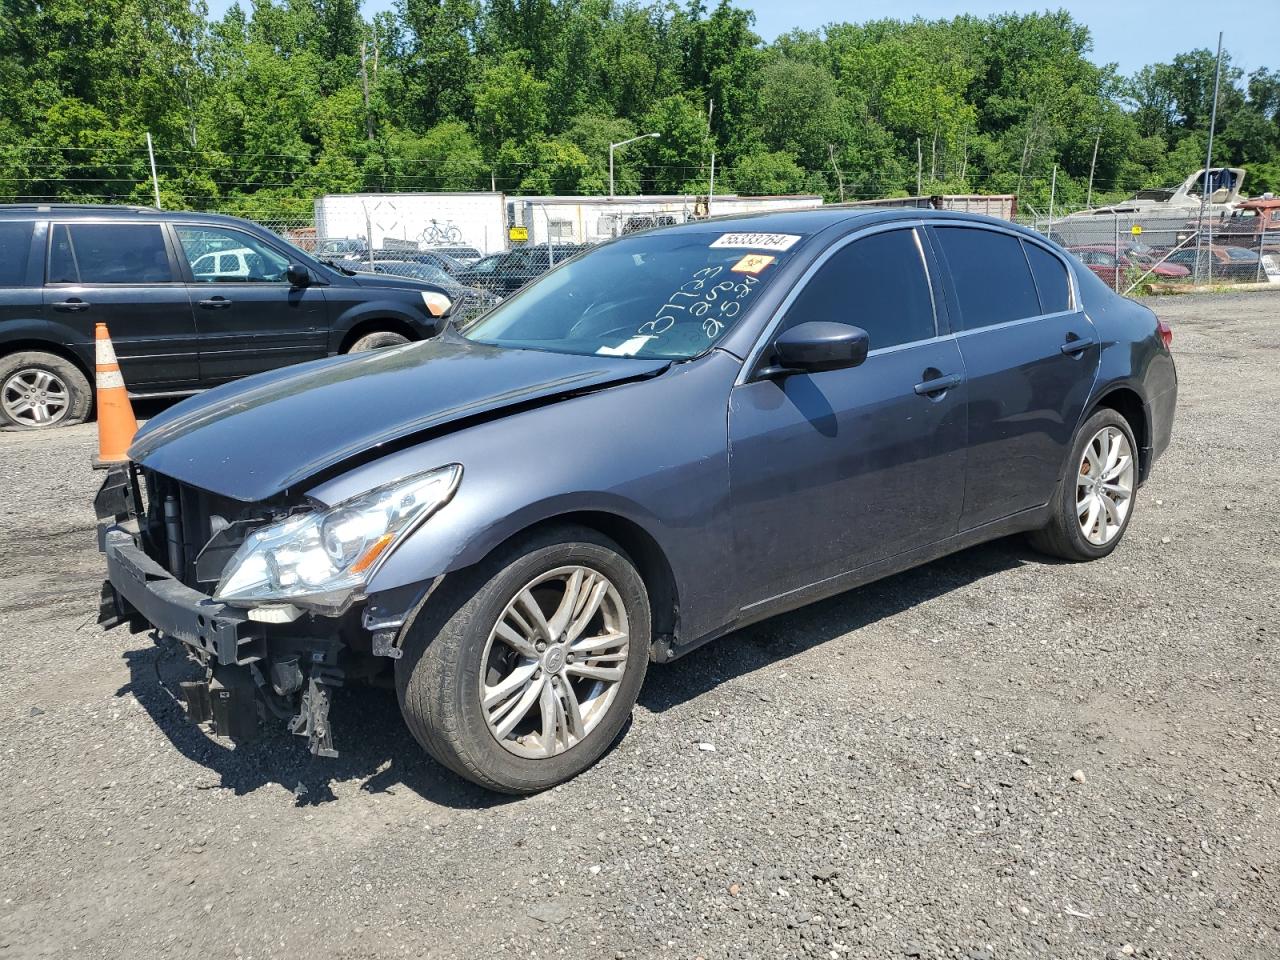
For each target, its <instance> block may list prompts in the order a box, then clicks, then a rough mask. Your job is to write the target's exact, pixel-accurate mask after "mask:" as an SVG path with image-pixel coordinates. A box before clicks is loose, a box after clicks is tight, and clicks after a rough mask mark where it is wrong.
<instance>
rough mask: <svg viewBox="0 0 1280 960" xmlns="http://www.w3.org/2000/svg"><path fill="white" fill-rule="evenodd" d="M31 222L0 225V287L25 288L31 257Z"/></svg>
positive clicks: (32, 225)
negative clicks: (28, 262) (28, 263)
mask: <svg viewBox="0 0 1280 960" xmlns="http://www.w3.org/2000/svg"><path fill="white" fill-rule="evenodd" d="M34 226H35V225H34V223H32V222H31V221H26V222H25V223H24V222H16V223H15V222H9V223H0V287H25V286H26V285H27V261H28V259H29V258H30V256H31V231H32V229H33V228H34Z"/></svg>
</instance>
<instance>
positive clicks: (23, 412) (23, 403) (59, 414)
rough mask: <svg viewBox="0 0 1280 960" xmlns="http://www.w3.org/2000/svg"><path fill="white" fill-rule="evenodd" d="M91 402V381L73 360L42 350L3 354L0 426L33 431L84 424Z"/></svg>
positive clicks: (0, 377) (0, 365)
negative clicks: (41, 351)
mask: <svg viewBox="0 0 1280 960" xmlns="http://www.w3.org/2000/svg"><path fill="white" fill-rule="evenodd" d="M92 403H93V393H92V391H91V390H90V389H89V381H88V380H87V379H85V375H84V374H83V373H81V372H80V370H79V368H78V367H76V365H75V364H74V363H72V362H71V361H69V360H64V359H63V358H62V357H59V356H57V355H55V354H52V353H39V352H24V353H11V354H9V355H8V356H7V357H0V425H3V426H6V427H17V428H19V429H25V430H30V429H39V428H41V427H54V426H65V425H67V424H72V423H81V422H83V421H84V419H85V418H86V417H88V416H89V408H90V406H91V405H92Z"/></svg>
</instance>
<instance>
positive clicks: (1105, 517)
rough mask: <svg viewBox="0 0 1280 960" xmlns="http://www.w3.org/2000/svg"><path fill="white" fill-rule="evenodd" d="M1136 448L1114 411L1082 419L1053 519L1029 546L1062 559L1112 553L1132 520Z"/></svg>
mask: <svg viewBox="0 0 1280 960" xmlns="http://www.w3.org/2000/svg"><path fill="white" fill-rule="evenodd" d="M1137 449H1138V445H1137V443H1135V442H1134V439H1133V431H1132V430H1130V429H1129V424H1128V421H1126V420H1125V419H1124V417H1122V416H1120V414H1118V413H1116V412H1115V411H1114V410H1099V411H1098V412H1097V413H1095V414H1094V415H1093V416H1091V417H1090V418H1089V419H1088V420H1087V421H1085V424H1084V426H1082V427H1081V428H1080V432H1079V433H1077V434H1076V442H1075V443H1074V444H1073V445H1072V448H1071V457H1070V459H1069V460H1068V461H1067V470H1066V475H1065V476H1064V477H1063V478H1062V482H1061V483H1060V484H1059V485H1058V492H1057V494H1056V495H1055V496H1054V500H1053V503H1052V504H1051V505H1050V509H1051V510H1052V518H1051V519H1050V521H1049V523H1048V525H1047V526H1045V527H1044V529H1042V530H1036V531H1035V532H1033V533H1032V534H1031V545H1032V546H1033V547H1035V548H1036V549H1037V550H1039V551H1040V552H1041V553H1047V554H1050V555H1052V556H1055V557H1061V558H1062V559H1064V560H1097V559H1100V558H1101V557H1105V556H1106V555H1107V554H1109V553H1110V552H1111V551H1112V550H1114V549H1115V548H1116V546H1117V545H1118V544H1119V543H1120V538H1121V537H1123V536H1124V532H1125V530H1127V529H1128V527H1129V520H1130V518H1131V517H1132V516H1133V504H1134V497H1135V495H1136V494H1137V492H1138V458H1137V455H1136V453H1137Z"/></svg>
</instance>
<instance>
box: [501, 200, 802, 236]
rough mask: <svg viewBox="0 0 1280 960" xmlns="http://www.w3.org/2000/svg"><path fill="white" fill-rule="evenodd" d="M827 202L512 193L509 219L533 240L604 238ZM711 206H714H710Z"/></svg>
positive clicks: (508, 204) (512, 224)
mask: <svg viewBox="0 0 1280 960" xmlns="http://www.w3.org/2000/svg"><path fill="white" fill-rule="evenodd" d="M820 206H822V197H820V196H817V195H799V196H781V197H739V196H737V195H735V194H726V195H724V196H716V197H713V198H711V202H710V204H708V202H707V198H706V197H705V196H701V197H700V196H695V195H692V194H688V195H684V194H675V195H668V196H631V197H556V196H546V197H509V198H507V221H508V223H509V225H510V226H512V227H523V228H525V230H527V231H528V240H527V241H526V242H527V243H529V244H540V243H547V242H548V241H550V242H552V243H599V242H600V241H602V240H609V239H611V238H613V237H617V236H620V235H622V234H624V233H632V232H634V231H636V230H647V229H649V228H650V227H663V226H670V225H671V224H675V223H684V222H685V221H687V220H701V219H705V218H706V217H707V216H708V215H710V216H713V217H719V216H731V215H735V214H743V213H765V212H768V211H771V210H808V209H811V208H813V207H820ZM708 208H709V209H708Z"/></svg>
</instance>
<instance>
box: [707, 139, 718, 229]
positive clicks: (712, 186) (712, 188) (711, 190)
mask: <svg viewBox="0 0 1280 960" xmlns="http://www.w3.org/2000/svg"><path fill="white" fill-rule="evenodd" d="M714 196H716V151H714V150H713V151H712V182H710V183H709V184H707V215H708V216H710V215H712V197H714Z"/></svg>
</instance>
